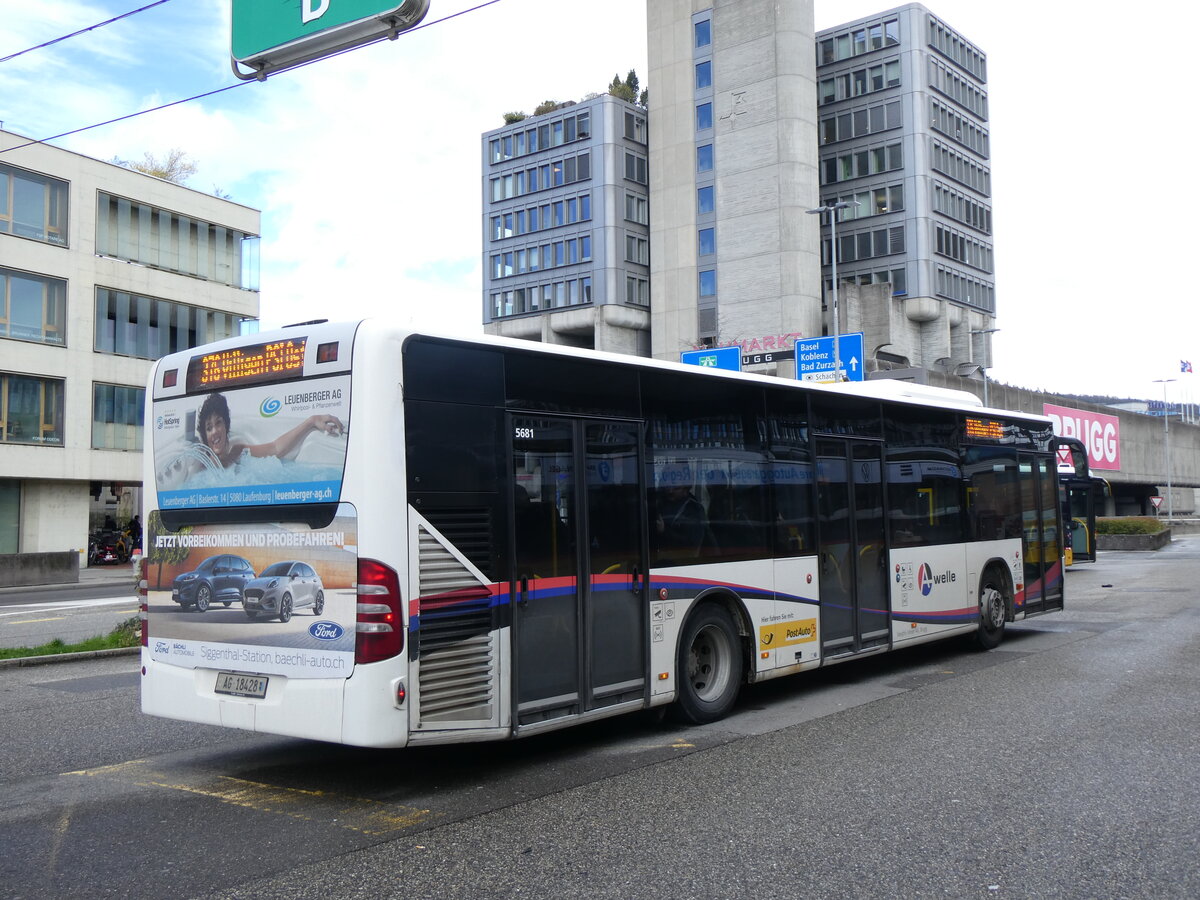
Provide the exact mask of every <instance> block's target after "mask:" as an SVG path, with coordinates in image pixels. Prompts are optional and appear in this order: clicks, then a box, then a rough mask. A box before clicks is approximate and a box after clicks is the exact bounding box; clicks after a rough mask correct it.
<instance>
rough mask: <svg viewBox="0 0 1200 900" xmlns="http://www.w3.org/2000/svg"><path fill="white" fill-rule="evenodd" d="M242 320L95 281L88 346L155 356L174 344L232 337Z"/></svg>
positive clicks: (185, 346) (182, 345) (182, 346)
mask: <svg viewBox="0 0 1200 900" xmlns="http://www.w3.org/2000/svg"><path fill="white" fill-rule="evenodd" d="M242 321H243V320H242V318H241V317H240V316H236V315H234V314H233V313H227V312H219V311H217V310H213V309H202V308H200V307H197V306H186V305H184V304H182V303H173V302H171V301H170V300H158V299H156V298H154V297H142V296H140V295H138V294H131V293H129V292H127V291H115V290H111V289H110V288H103V287H98V288H96V337H95V344H94V346H93V349H95V350H96V351H98V352H100V353H116V354H118V355H120V356H137V357H140V358H142V359H158V358H159V357H160V356H166V355H167V354H168V353H175V352H176V351H178V350H187V349H189V348H191V347H198V346H199V345H200V344H207V343H209V342H210V341H219V340H222V339H224V338H227V337H234V336H236V335H238V334H240V333H241V323H242Z"/></svg>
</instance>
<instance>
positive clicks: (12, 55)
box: [0, 0, 171, 63]
mask: <svg viewBox="0 0 1200 900" xmlns="http://www.w3.org/2000/svg"><path fill="white" fill-rule="evenodd" d="M170 2H171V0H154V2H153V3H147V4H146V5H145V6H142V7H139V8H138V9H131V10H130V11H129V12H127V13H121V15H119V16H113V17H112V18H111V19H105V20H104V21H103V22H97V23H96V24H95V25H89V26H88V27H87V28H80V29H79V30H78V31H72V32H71V33H70V34H64V35H63V36H62V37H56V38H54V40H51V41H45V42H43V43H41V44H37V45H35V46H33V47H27V48H26V49H24V50H18V51H17V52H16V53H10V54H8V56H0V63H6V62H8V61H9V60H10V59H16V58H17V57H18V56H24V55H25V54H26V53H32V52H33V51H34V50H41V49H42V48H43V47H50V46H53V45H54V44H57V43H60V42H61V41H65V40H67V39H68V38H73V37H78V36H79V35H81V34H87V33H88V32H89V31H95V30H96V29H97V28H103V27H104V26H105V25H111V24H112V23H113V22H119V21H121V20H122V19H127V18H129V17H130V16H132V15H136V14H137V13H140V12H145V11H146V10H148V9H154V7H156V6H162V5H163V4H164V3H170Z"/></svg>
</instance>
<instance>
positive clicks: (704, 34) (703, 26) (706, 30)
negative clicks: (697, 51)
mask: <svg viewBox="0 0 1200 900" xmlns="http://www.w3.org/2000/svg"><path fill="white" fill-rule="evenodd" d="M693 28H694V30H695V35H696V46H697V47H707V46H708V45H709V44H711V43H712V20H711V19H704V20H702V21H700V22H697V23H696V24H695V25H694V26H693Z"/></svg>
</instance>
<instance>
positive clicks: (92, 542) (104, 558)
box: [88, 530, 129, 566]
mask: <svg viewBox="0 0 1200 900" xmlns="http://www.w3.org/2000/svg"><path fill="white" fill-rule="evenodd" d="M128 561H129V545H128V543H127V542H126V540H125V535H121V534H118V533H117V532H115V531H103V530H101V531H95V532H92V536H91V538H90V539H89V540H88V565H89V566H104V565H118V564H120V563H124V562H128Z"/></svg>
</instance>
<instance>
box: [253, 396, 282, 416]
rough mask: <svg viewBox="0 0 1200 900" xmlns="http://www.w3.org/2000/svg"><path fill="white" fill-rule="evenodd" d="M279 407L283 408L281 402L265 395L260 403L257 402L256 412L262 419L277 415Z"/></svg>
mask: <svg viewBox="0 0 1200 900" xmlns="http://www.w3.org/2000/svg"><path fill="white" fill-rule="evenodd" d="M281 409H283V404H282V403H280V402H279V401H278V400H276V399H275V398H274V397H267V398H266V399H264V400H263V402H262V403H260V404H258V414H259V415H260V416H262V417H263V418H264V419H269V418H271V416H275V415H278V414H279V411H280V410H281Z"/></svg>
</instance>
